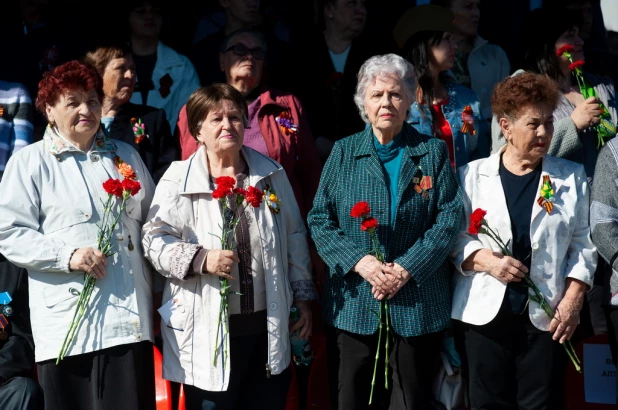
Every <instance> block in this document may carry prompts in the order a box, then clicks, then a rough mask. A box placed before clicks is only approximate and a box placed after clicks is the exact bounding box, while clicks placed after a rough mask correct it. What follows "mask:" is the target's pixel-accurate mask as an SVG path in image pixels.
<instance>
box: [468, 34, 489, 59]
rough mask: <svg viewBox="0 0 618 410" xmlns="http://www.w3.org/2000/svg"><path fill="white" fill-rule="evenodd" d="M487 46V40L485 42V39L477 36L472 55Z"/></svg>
mask: <svg viewBox="0 0 618 410" xmlns="http://www.w3.org/2000/svg"><path fill="white" fill-rule="evenodd" d="M485 44H487V40H485V39H484V38H483V37H481V36H479V35H478V34H477V35H476V37H475V38H474V42H473V43H472V51H471V52H470V54H472V53H474V52H475V51H476V50H478V49H479V48H481V47H483V46H484V45H485Z"/></svg>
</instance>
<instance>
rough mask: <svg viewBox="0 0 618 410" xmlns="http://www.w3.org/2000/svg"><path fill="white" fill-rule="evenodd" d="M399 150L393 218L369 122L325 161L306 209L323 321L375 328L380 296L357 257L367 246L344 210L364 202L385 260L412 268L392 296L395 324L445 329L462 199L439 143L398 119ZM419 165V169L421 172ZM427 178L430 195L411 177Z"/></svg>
mask: <svg viewBox="0 0 618 410" xmlns="http://www.w3.org/2000/svg"><path fill="white" fill-rule="evenodd" d="M402 132H403V135H402V137H403V138H404V149H405V152H404V156H403V160H402V164H401V172H400V180H399V184H398V186H399V197H398V199H397V204H395V205H394V206H396V207H397V208H396V214H395V215H396V216H395V220H394V221H391V220H390V211H389V209H390V208H389V207H390V205H391V204H390V203H389V202H390V195H389V192H388V188H387V183H386V176H385V171H384V167H383V166H382V164H381V163H380V160H379V159H378V155H377V153H376V151H375V148H374V145H373V138H374V136H373V132H372V129H371V128H368V129H366V130H364V131H362V132H360V133H358V134H354V135H351V136H349V137H347V138H344V139H342V140H340V141H338V142H337V143H335V146H334V148H333V150H332V152H331V154H330V156H329V158H328V161H327V162H326V165H325V167H324V171H323V172H322V177H321V179H320V186H319V188H318V192H317V194H316V196H315V199H314V202H313V208H312V209H311V211H310V212H309V215H308V223H309V229H310V231H311V236H312V239H313V240H314V241H315V244H316V246H317V250H318V252H319V254H320V256H321V257H322V259H323V260H324V262H325V263H326V264H327V265H328V275H327V279H326V282H325V284H324V295H323V301H322V305H323V315H324V321H325V323H327V324H329V325H332V326H334V327H336V328H338V329H342V330H346V331H349V332H353V333H357V334H363V335H369V334H373V333H375V332H376V331H377V329H378V318H377V317H376V316H375V314H374V313H373V312H372V310H374V311H376V312H377V311H379V302H378V301H377V300H376V299H374V298H373V296H372V294H371V285H370V284H369V283H368V282H367V281H365V280H364V279H363V278H362V277H361V276H360V275H359V274H358V273H356V272H351V270H352V268H353V267H354V265H356V263H357V262H358V261H359V260H360V259H361V258H362V257H363V256H365V255H367V254H369V252H370V250H371V242H370V237H369V234H368V233H367V232H363V231H361V229H360V220H359V219H356V218H352V217H351V216H350V210H351V209H352V207H353V206H354V204H356V203H357V202H359V201H367V202H368V203H369V205H370V206H371V214H372V216H374V217H375V218H377V219H378V222H379V224H380V225H379V227H378V230H377V235H378V238H379V241H380V244H381V246H382V251H383V252H384V255H385V256H386V261H387V262H395V263H398V264H399V265H401V266H402V267H404V268H405V269H406V270H407V271H408V272H410V274H411V276H412V279H411V280H410V281H408V283H406V285H405V286H404V287H403V288H402V289H400V290H399V292H398V293H397V295H395V297H394V298H393V299H391V300H390V316H391V321H392V327H393V330H394V331H395V332H396V333H397V334H398V335H400V336H403V337H410V336H419V335H423V334H426V333H432V332H437V331H440V330H444V329H446V328H447V327H448V326H449V322H450V314H451V298H450V279H449V267H448V262H447V255H448V253H449V250H450V249H451V247H452V246H453V244H454V242H455V239H456V238H457V234H458V233H459V222H460V218H461V214H462V197H461V192H460V189H459V184H458V183H457V179H456V177H455V173H454V171H453V169H452V167H451V163H450V160H449V157H448V151H447V148H446V144H445V143H444V141H441V140H439V139H437V138H433V137H430V136H427V135H423V134H420V133H418V132H417V131H416V130H415V129H414V128H413V127H412V126H411V125H409V124H408V123H404V126H403V131H402ZM419 167H420V171H419ZM420 172H422V175H425V176H430V177H431V178H432V180H433V188H431V189H430V190H429V191H428V192H429V199H425V198H423V196H422V195H421V194H419V193H417V192H416V191H415V190H414V183H413V181H412V180H413V178H414V177H415V176H417V177H418V176H419V173H420Z"/></svg>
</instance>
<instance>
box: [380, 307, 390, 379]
mask: <svg viewBox="0 0 618 410" xmlns="http://www.w3.org/2000/svg"><path fill="white" fill-rule="evenodd" d="M382 305H384V313H385V315H384V318H385V322H386V344H385V349H384V350H385V354H386V356H385V357H384V388H385V389H386V390H388V365H389V361H388V359H389V350H390V339H391V337H390V336H391V324H390V319H389V316H388V315H389V313H388V299H387V298H384V299H382Z"/></svg>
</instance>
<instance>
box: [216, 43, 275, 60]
mask: <svg viewBox="0 0 618 410" xmlns="http://www.w3.org/2000/svg"><path fill="white" fill-rule="evenodd" d="M228 51H231V52H233V53H234V54H236V55H237V56H240V57H245V56H246V55H247V54H251V55H252V56H253V58H255V59H256V60H264V59H265V58H266V51H264V49H263V48H262V47H256V48H247V47H245V46H243V45H242V44H236V45H235V46H231V47H229V48H228V49H227V50H225V51H224V53H227V52H228Z"/></svg>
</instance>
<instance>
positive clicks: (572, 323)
mask: <svg viewBox="0 0 618 410" xmlns="http://www.w3.org/2000/svg"><path fill="white" fill-rule="evenodd" d="M585 292H586V284H584V283H583V282H581V281H579V280H577V279H571V278H569V279H567V290H566V292H565V295H564V298H562V300H561V301H560V303H559V304H558V307H557V308H556V312H555V314H554V318H553V319H552V320H551V322H550V324H549V332H550V333H553V336H552V338H553V339H554V340H555V341H559V342H560V343H564V342H566V341H567V340H570V339H571V336H573V333H574V332H575V329H576V328H577V324H578V323H579V312H580V311H581V309H582V307H583V305H584V294H585Z"/></svg>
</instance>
